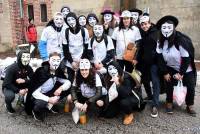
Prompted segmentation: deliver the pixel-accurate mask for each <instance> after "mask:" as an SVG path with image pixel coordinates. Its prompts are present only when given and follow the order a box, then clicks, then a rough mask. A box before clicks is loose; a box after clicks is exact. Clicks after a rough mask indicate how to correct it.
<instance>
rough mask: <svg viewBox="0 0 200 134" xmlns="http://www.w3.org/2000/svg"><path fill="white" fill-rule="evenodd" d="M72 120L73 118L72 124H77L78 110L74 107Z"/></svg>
mask: <svg viewBox="0 0 200 134" xmlns="http://www.w3.org/2000/svg"><path fill="white" fill-rule="evenodd" d="M72 118H73V121H74V123H76V124H77V123H78V121H79V110H78V108H76V107H74V109H73V110H72Z"/></svg>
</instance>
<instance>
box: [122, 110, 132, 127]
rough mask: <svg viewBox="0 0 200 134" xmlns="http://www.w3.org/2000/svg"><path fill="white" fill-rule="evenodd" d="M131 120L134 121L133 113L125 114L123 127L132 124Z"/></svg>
mask: <svg viewBox="0 0 200 134" xmlns="http://www.w3.org/2000/svg"><path fill="white" fill-rule="evenodd" d="M133 120H134V116H133V113H131V114H126V115H125V117H124V121H123V124H124V125H129V124H131V123H132V122H133Z"/></svg>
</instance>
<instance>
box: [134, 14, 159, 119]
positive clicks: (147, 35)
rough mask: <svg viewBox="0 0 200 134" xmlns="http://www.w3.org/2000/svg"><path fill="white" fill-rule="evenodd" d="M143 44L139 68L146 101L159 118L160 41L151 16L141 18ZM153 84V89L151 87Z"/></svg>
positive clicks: (154, 114) (139, 57) (152, 115)
mask: <svg viewBox="0 0 200 134" xmlns="http://www.w3.org/2000/svg"><path fill="white" fill-rule="evenodd" d="M139 22H140V27H141V36H142V40H141V44H140V49H139V51H138V57H137V61H138V64H137V67H138V69H139V70H140V71H141V73H142V77H141V78H142V84H143V85H144V88H145V91H146V94H147V97H146V98H145V100H146V101H151V100H152V101H151V102H152V109H151V117H158V107H159V94H160V76H159V70H158V65H157V54H156V47H157V41H158V30H157V28H156V26H155V25H154V24H152V23H151V21H150V16H149V15H147V14H146V15H143V16H141V17H140V21H139ZM150 82H152V85H153V86H152V87H151V85H150Z"/></svg>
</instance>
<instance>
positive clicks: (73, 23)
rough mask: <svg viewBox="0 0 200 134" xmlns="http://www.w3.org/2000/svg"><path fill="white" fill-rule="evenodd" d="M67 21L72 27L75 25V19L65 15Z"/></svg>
mask: <svg viewBox="0 0 200 134" xmlns="http://www.w3.org/2000/svg"><path fill="white" fill-rule="evenodd" d="M67 23H68V24H69V26H70V27H73V28H74V27H75V26H76V19H75V18H74V17H67Z"/></svg>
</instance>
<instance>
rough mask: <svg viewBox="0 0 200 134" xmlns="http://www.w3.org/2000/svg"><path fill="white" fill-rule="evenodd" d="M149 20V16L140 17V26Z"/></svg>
mask: <svg viewBox="0 0 200 134" xmlns="http://www.w3.org/2000/svg"><path fill="white" fill-rule="evenodd" d="M149 19H150V18H149V16H146V15H145V16H142V17H140V24H141V23H143V22H148V21H149Z"/></svg>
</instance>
